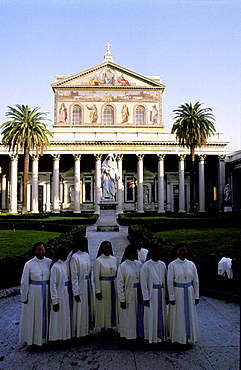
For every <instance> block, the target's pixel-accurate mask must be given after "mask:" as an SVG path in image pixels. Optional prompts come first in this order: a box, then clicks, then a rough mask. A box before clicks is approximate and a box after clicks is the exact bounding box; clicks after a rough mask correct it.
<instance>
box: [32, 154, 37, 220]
mask: <svg viewBox="0 0 241 370" xmlns="http://www.w3.org/2000/svg"><path fill="white" fill-rule="evenodd" d="M38 161H39V155H36V154H33V155H32V202H31V212H32V213H38V212H39V210H38Z"/></svg>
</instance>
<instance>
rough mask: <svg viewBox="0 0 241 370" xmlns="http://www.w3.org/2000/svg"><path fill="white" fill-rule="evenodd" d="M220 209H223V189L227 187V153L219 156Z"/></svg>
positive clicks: (220, 210)
mask: <svg viewBox="0 0 241 370" xmlns="http://www.w3.org/2000/svg"><path fill="white" fill-rule="evenodd" d="M218 159H219V163H218V210H219V212H222V211H223V190H224V187H225V155H219V156H218Z"/></svg>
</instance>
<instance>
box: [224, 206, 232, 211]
mask: <svg viewBox="0 0 241 370" xmlns="http://www.w3.org/2000/svg"><path fill="white" fill-rule="evenodd" d="M223 212H233V210H232V207H230V206H225V207H224V209H223Z"/></svg>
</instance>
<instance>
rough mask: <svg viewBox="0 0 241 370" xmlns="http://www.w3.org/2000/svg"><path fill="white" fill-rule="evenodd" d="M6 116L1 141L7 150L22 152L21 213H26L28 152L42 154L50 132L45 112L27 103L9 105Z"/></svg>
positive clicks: (50, 134)
mask: <svg viewBox="0 0 241 370" xmlns="http://www.w3.org/2000/svg"><path fill="white" fill-rule="evenodd" d="M8 108H9V111H8V112H6V116H7V117H9V118H10V120H9V121H7V122H5V123H3V124H2V125H1V126H0V128H2V129H3V131H2V142H3V144H5V145H6V146H8V148H9V151H12V152H14V153H16V154H18V153H19V152H23V155H24V171H23V206H22V214H25V213H27V184H28V173H29V154H30V152H31V151H32V152H34V153H35V154H39V155H43V150H44V149H46V148H47V146H48V145H49V144H50V143H49V139H48V136H50V137H52V133H51V132H50V131H49V130H48V129H47V126H46V124H45V123H44V122H43V121H44V120H46V118H45V116H46V115H47V113H41V112H38V110H39V108H37V107H36V108H34V109H33V110H31V109H30V107H28V106H27V105H18V104H17V105H16V106H15V107H9V106H8Z"/></svg>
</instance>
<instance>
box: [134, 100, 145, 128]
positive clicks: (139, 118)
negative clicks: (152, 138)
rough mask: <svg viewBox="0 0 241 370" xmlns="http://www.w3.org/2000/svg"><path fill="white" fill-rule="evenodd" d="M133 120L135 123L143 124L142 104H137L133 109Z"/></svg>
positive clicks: (143, 111)
mask: <svg viewBox="0 0 241 370" xmlns="http://www.w3.org/2000/svg"><path fill="white" fill-rule="evenodd" d="M135 122H136V125H140V126H141V125H145V123H146V120H145V108H144V107H143V106H142V105H138V106H137V107H136V109H135Z"/></svg>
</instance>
